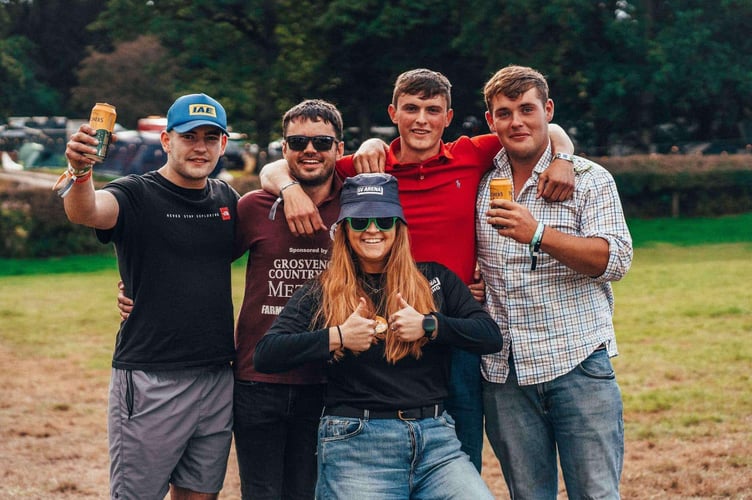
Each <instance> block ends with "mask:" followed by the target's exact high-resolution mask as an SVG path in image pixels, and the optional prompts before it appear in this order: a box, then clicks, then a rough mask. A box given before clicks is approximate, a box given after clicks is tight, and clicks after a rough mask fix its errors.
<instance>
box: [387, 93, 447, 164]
mask: <svg viewBox="0 0 752 500" xmlns="http://www.w3.org/2000/svg"><path fill="white" fill-rule="evenodd" d="M388 111H389V117H390V118H391V119H392V123H394V124H395V125H396V126H397V129H398V130H399V134H400V146H401V150H400V162H420V161H423V160H425V159H428V158H430V157H431V156H434V155H436V154H438V152H439V141H441V136H442V135H443V134H444V129H445V128H447V127H448V126H449V124H450V123H451V121H452V116H453V115H454V112H453V111H452V110H451V109H448V104H447V99H446V97H445V96H443V95H440V94H439V95H435V96H433V97H425V98H424V97H422V96H421V95H419V94H401V95H399V96H398V97H397V104H396V105H395V104H390V105H389V110H388Z"/></svg>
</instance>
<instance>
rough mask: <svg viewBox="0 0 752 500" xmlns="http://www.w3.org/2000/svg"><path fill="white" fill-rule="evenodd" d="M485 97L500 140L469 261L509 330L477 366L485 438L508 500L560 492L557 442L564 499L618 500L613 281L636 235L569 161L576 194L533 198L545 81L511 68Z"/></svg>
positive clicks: (603, 175) (615, 200) (544, 154)
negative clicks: (505, 185) (508, 183)
mask: <svg viewBox="0 0 752 500" xmlns="http://www.w3.org/2000/svg"><path fill="white" fill-rule="evenodd" d="M484 95H485V99H486V104H487V106H488V111H487V112H486V121H487V122H488V125H489V127H490V128H491V130H492V131H493V132H495V133H496V134H497V135H498V137H499V140H500V141H501V144H502V146H503V147H504V148H503V149H502V150H501V152H500V153H499V154H498V155H497V156H496V158H495V159H494V166H495V168H494V169H493V170H491V171H490V172H489V173H487V174H486V175H485V177H484V178H483V180H482V181H481V185H480V187H479V190H478V199H477V215H476V230H477V231H476V234H477V238H478V263H479V266H480V270H481V274H482V276H483V279H484V280H485V283H486V301H487V308H488V310H489V312H490V313H491V315H492V316H493V317H494V318H495V319H496V321H497V322H498V323H499V325H500V327H501V332H502V335H503V336H504V348H503V350H502V351H501V352H499V353H496V354H490V355H484V356H483V361H482V371H483V377H484V383H483V404H484V412H485V415H486V433H487V435H488V438H489V441H490V443H491V445H492V447H493V449H494V452H495V453H496V456H497V457H498V458H499V461H500V462H501V467H502V472H503V473H504V478H505V480H506V483H507V486H508V488H509V490H510V493H511V495H512V498H515V499H536V500H539V499H552V500H554V499H556V496H557V491H558V484H557V480H558V470H557V451H558V459H559V461H560V463H561V466H562V472H563V477H564V482H565V484H566V488H567V494H568V496H569V498H599V499H604V498H608V499H612V498H614V499H615V498H619V481H620V477H621V471H622V464H623V457H624V425H623V419H622V401H621V392H620V390H619V386H618V384H617V383H616V379H615V376H614V371H613V367H612V366H611V361H610V357H612V356H616V354H617V348H616V339H615V336H614V327H613V321H612V315H613V307H614V297H613V292H612V290H611V285H610V282H611V281H615V280H619V279H621V278H622V277H623V276H624V275H625V273H626V272H627V270H628V269H629V267H630V265H631V262H632V239H631V236H630V234H629V229H628V228H627V224H626V222H625V220H624V215H623V212H622V208H621V203H620V201H619V195H618V193H617V191H616V185H615V183H614V180H613V178H612V177H611V175H610V174H609V173H608V172H607V171H606V170H605V169H604V168H603V167H601V166H600V165H597V164H595V163H592V162H590V161H589V160H586V159H584V158H580V157H576V156H575V157H569V158H568V159H570V161H573V163H574V167H575V172H576V177H575V191H574V195H573V196H572V198H570V199H569V200H566V201H564V202H561V203H548V202H546V201H545V200H543V199H541V198H536V196H535V194H536V191H535V186H536V183H537V181H538V177H539V175H540V174H541V173H542V172H544V171H545V169H546V168H548V166H549V164H550V163H551V161H552V157H553V155H552V152H551V146H550V141H549V137H548V127H547V125H548V122H550V121H551V119H552V118H553V114H554V103H553V101H552V100H551V99H549V97H548V84H547V83H546V80H545V78H544V77H543V76H542V75H541V74H540V73H538V72H537V71H535V70H533V69H531V68H525V67H520V66H509V67H506V68H504V69H502V70H500V71H498V72H497V73H496V74H495V75H494V76H493V77H491V79H490V80H489V81H488V82H487V83H486V86H485V89H484ZM556 156H557V157H562V156H568V155H562V154H557V155H556ZM565 159H566V158H565ZM494 177H510V178H512V181H513V185H514V201H506V200H495V201H493V202H490V201H489V192H488V185H489V182H490V180H491V179H492V178H494Z"/></svg>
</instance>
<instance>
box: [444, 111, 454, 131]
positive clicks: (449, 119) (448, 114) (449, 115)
mask: <svg viewBox="0 0 752 500" xmlns="http://www.w3.org/2000/svg"><path fill="white" fill-rule="evenodd" d="M452 118H454V110H453V109H452V108H449V109H448V110H447V112H446V122H445V124H444V128H447V127H448V126H449V124H450V123H452Z"/></svg>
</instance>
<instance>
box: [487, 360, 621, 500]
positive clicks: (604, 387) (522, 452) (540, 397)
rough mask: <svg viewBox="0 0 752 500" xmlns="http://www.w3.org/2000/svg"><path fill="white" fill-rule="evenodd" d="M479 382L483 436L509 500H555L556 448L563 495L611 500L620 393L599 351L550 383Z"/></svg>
mask: <svg viewBox="0 0 752 500" xmlns="http://www.w3.org/2000/svg"><path fill="white" fill-rule="evenodd" d="M510 364H511V371H510V374H509V377H508V378H507V381H506V382H505V383H503V384H495V383H490V382H487V381H484V382H483V402H484V408H485V415H486V434H487V435H488V440H489V442H490V443H491V446H492V447H493V450H494V452H495V453H496V456H497V457H498V459H499V462H500V463H501V470H502V472H503V473H504V479H505V480H506V483H507V487H508V488H509V493H510V495H511V497H512V499H514V500H520V499H530V500H549V499H550V500H555V499H556V494H557V491H558V484H557V483H558V470H557V464H556V453H557V449H558V453H559V460H560V462H561V467H562V473H563V476H564V483H565V485H566V488H567V495H568V497H569V498H572V499H585V498H587V499H618V498H619V481H620V479H621V471H622V465H623V463H624V420H623V417H622V400H621V391H620V390H619V386H618V384H617V383H616V378H615V375H614V370H613V367H612V365H611V360H610V359H609V357H608V353H607V351H606V350H598V351H595V352H593V353H592V354H591V355H590V356H589V357H588V358H587V359H585V360H584V361H583V362H582V363H580V364H579V365H578V366H577V367H576V368H575V369H574V370H572V371H571V372H569V373H567V374H566V375H562V376H561V377H558V378H556V379H554V380H552V381H550V382H546V383H542V384H535V385H528V386H519V385H518V384H517V375H516V373H515V371H514V364H513V362H511V363H510Z"/></svg>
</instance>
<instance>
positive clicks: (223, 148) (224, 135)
mask: <svg viewBox="0 0 752 500" xmlns="http://www.w3.org/2000/svg"><path fill="white" fill-rule="evenodd" d="M229 140H230V136H228V135H227V134H222V152H221V153H219V156H222V155H223V154H225V148H226V147H227V141H229Z"/></svg>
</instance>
